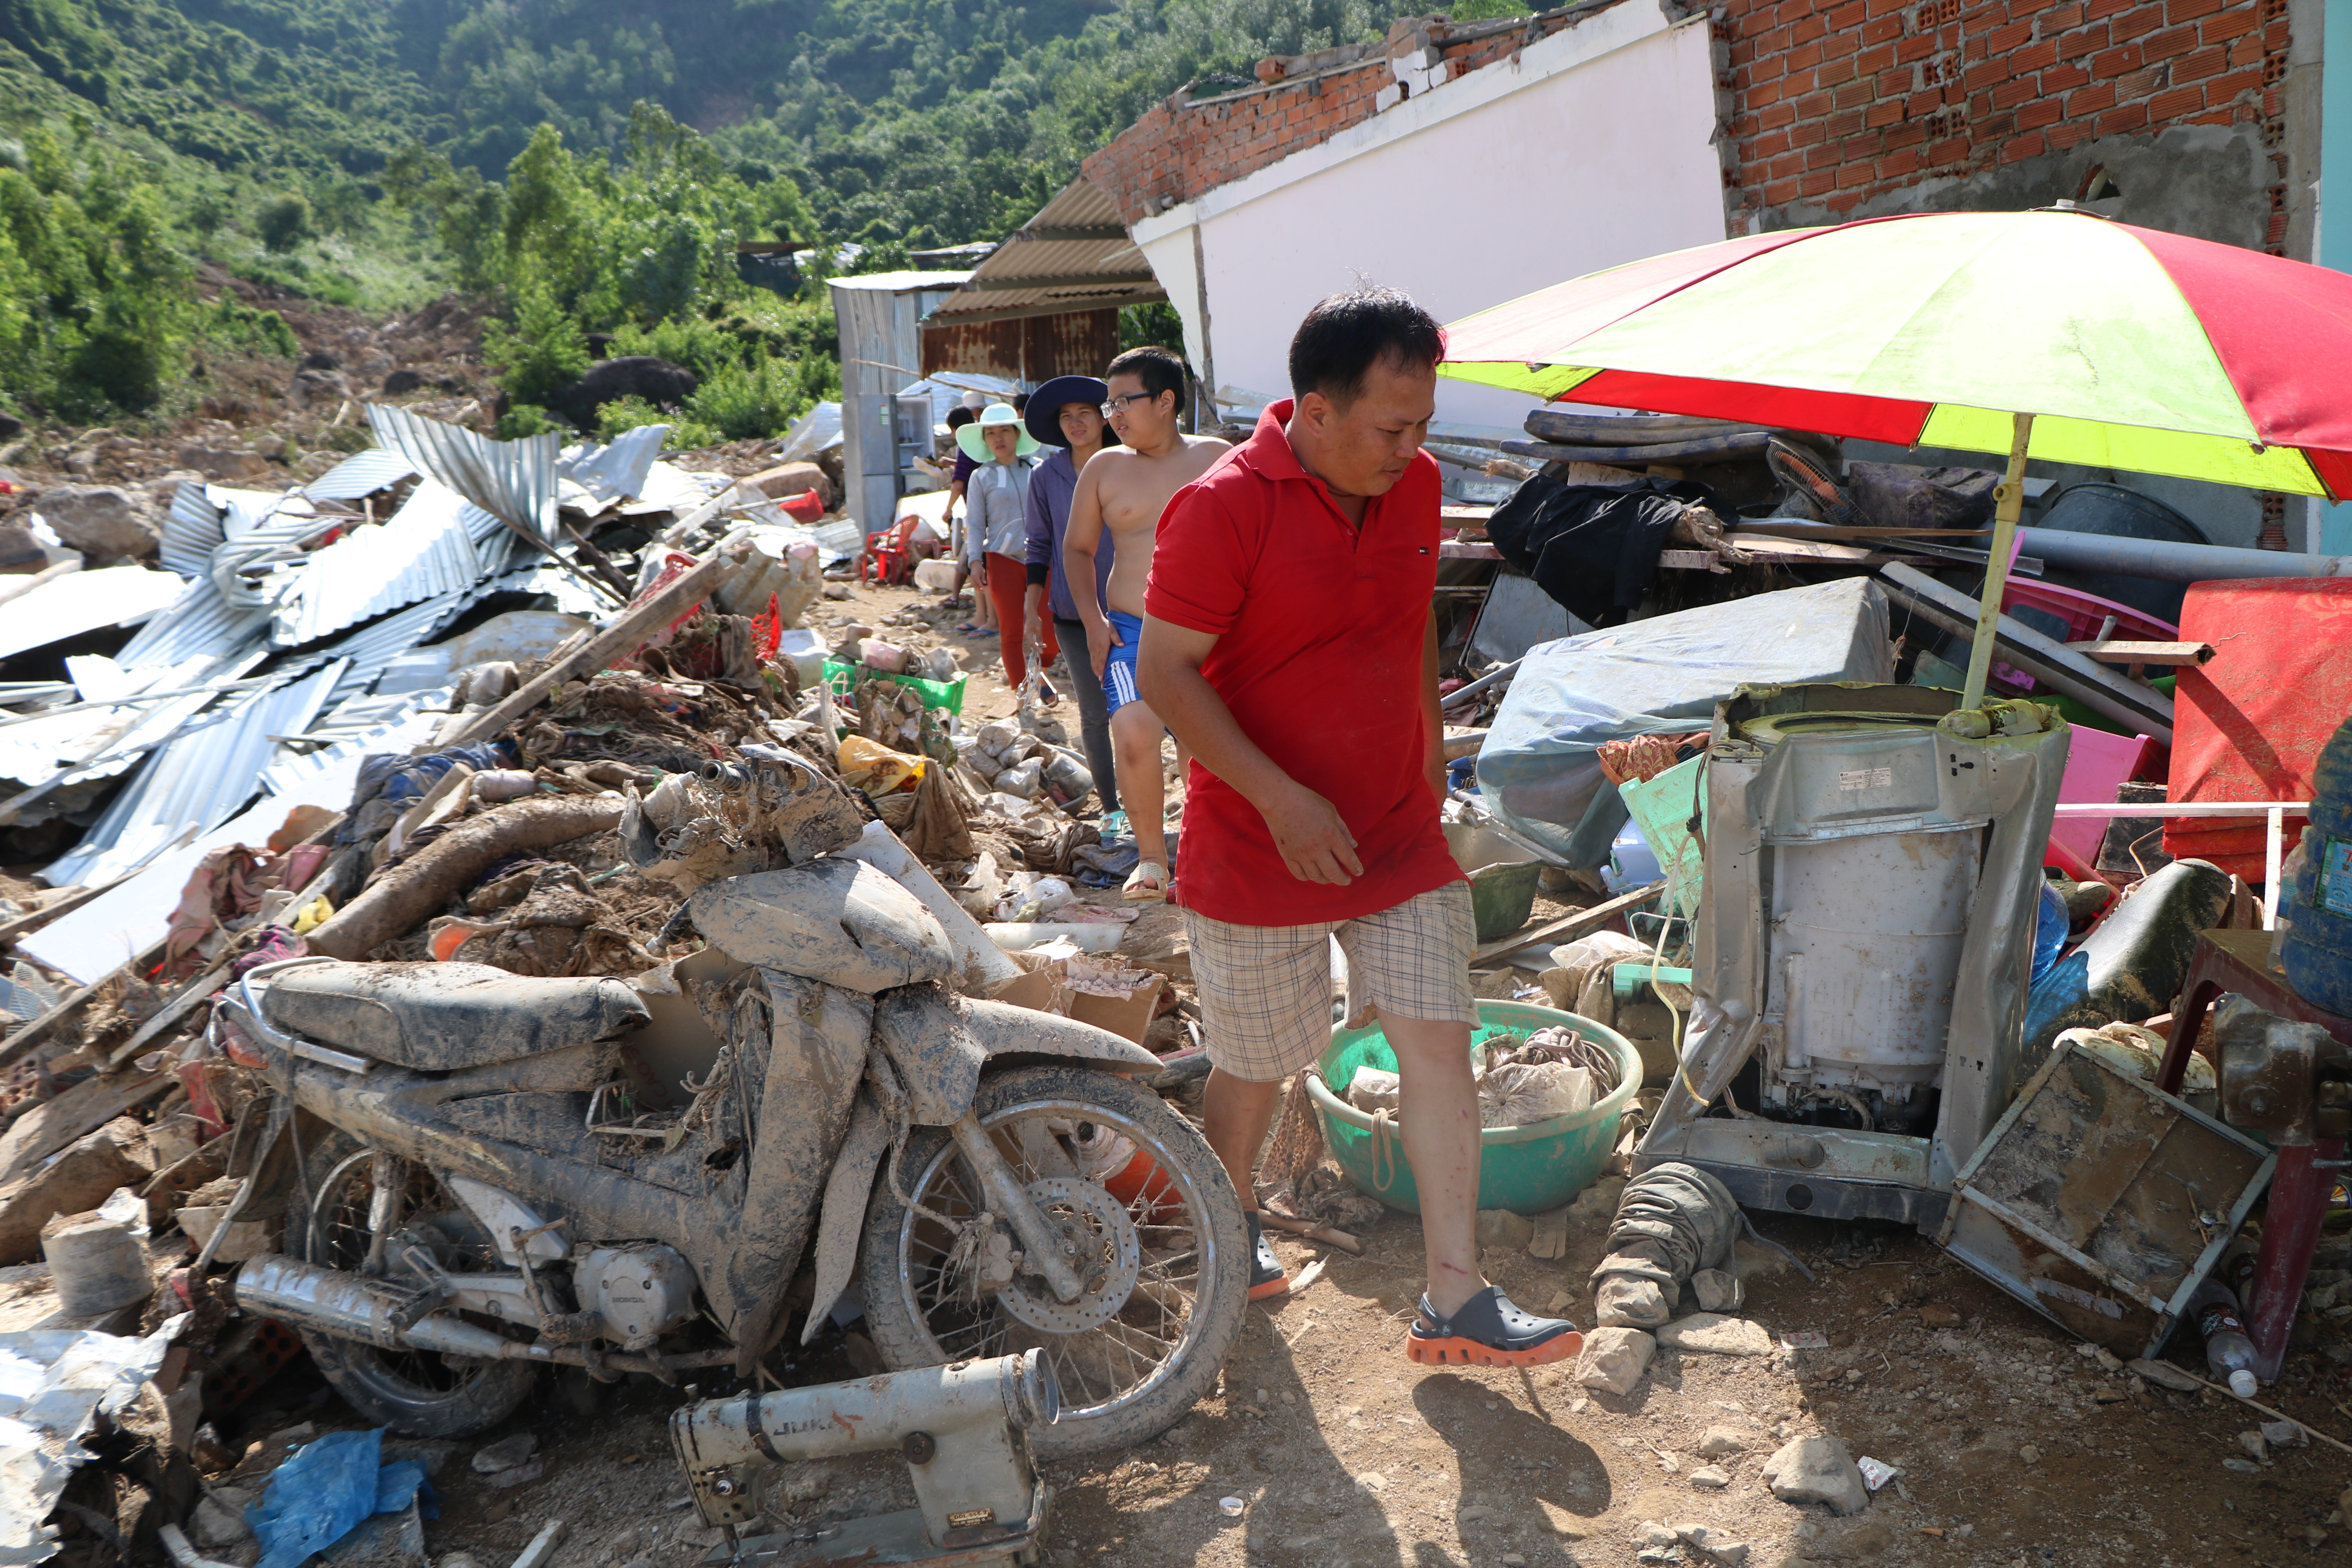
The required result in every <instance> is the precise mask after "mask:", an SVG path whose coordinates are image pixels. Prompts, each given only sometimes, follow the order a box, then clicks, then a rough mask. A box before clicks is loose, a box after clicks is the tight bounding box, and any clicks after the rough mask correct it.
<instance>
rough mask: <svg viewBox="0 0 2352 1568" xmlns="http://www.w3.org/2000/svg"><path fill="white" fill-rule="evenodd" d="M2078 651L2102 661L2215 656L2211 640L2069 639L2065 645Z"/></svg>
mask: <svg viewBox="0 0 2352 1568" xmlns="http://www.w3.org/2000/svg"><path fill="white" fill-rule="evenodd" d="M2066 646H2067V647H2070V648H2072V649H2074V651H2075V652H2076V653H2079V654H2083V655H2084V656H2085V657H2087V658H2095V659H2097V660H2098V661H2099V662H2100V663H2101V664H2122V665H2134V664H2161V665H2171V666H2179V665H2187V664H2203V663H2204V662H2205V661H2206V660H2207V659H2209V658H2212V657H2213V645H2212V644H2211V643H2209V642H2123V641H2120V640H2118V639H2117V638H2115V637H2106V638H2104V639H2102V640H2100V641H2097V642H2070V643H2068V644H2067V645H2066Z"/></svg>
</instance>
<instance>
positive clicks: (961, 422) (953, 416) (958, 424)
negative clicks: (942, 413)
mask: <svg viewBox="0 0 2352 1568" xmlns="http://www.w3.org/2000/svg"><path fill="white" fill-rule="evenodd" d="M979 417H980V416H979V415H977V414H974V413H973V412H972V411H971V409H969V408H966V407H965V406H964V405H962V404H961V403H959V404H957V405H955V406H954V407H953V408H950V409H949V410H948V428H949V429H950V430H961V429H962V428H963V427H964V426H967V425H969V424H971V422H972V421H973V420H975V419H977V418H979Z"/></svg>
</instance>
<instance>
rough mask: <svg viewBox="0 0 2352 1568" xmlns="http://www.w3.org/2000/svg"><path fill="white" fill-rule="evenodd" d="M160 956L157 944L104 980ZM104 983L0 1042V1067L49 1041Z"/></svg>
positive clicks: (84, 989) (85, 989) (133, 970)
mask: <svg viewBox="0 0 2352 1568" xmlns="http://www.w3.org/2000/svg"><path fill="white" fill-rule="evenodd" d="M162 957H163V943H162V942H157V943H156V944H155V945H154V946H152V947H151V948H149V949H148V950H147V951H146V952H142V953H141V954H140V955H139V956H138V957H136V958H134V959H132V960H131V962H130V963H126V964H124V965H123V966H122V968H121V969H118V970H116V971H115V972H114V973H113V974H109V975H108V976H107V977H106V980H111V979H113V978H114V975H115V974H121V973H124V972H126V971H128V972H129V973H133V974H136V973H139V972H140V971H142V970H143V969H145V968H147V967H148V966H149V965H151V964H152V963H155V962H156V961H157V960H158V959H160V958H162ZM106 980H101V981H100V982H99V983H98V984H97V985H85V986H83V987H82V988H81V989H80V990H79V991H77V992H75V993H74V994H72V995H70V996H68V997H67V998H66V999H65V1000H63V1001H62V1002H59V1003H58V1005H56V1006H54V1007H52V1008H50V1009H49V1010H48V1011H47V1012H46V1013H44V1014H42V1015H41V1016H39V1017H37V1018H36V1019H34V1020H33V1021H32V1022H31V1023H29V1024H27V1025H26V1026H24V1027H23V1028H21V1029H19V1030H17V1031H16V1033H15V1034H13V1035H11V1036H9V1037H7V1039H5V1040H0V1068H9V1067H14V1066H16V1063H17V1062H18V1061H20V1060H22V1059H23V1058H24V1056H25V1053H26V1052H27V1051H29V1050H31V1049H32V1048H33V1047H35V1046H37V1045H39V1044H40V1043H41V1042H42V1041H43V1040H45V1039H47V1038H48V1037H49V1032H50V1031H51V1030H53V1029H55V1028H56V1027H57V1026H58V1024H59V1023H60V1022H62V1021H63V1020H64V1019H65V1017H66V1016H67V1015H68V1014H69V1013H71V1012H73V1010H74V1009H75V1008H77V1007H79V1006H80V1005H82V1004H83V1003H85V1002H87V1001H89V999H90V998H91V997H92V996H95V995H97V994H98V989H99V986H100V985H104V984H106Z"/></svg>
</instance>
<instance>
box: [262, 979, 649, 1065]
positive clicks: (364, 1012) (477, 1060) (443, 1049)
mask: <svg viewBox="0 0 2352 1568" xmlns="http://www.w3.org/2000/svg"><path fill="white" fill-rule="evenodd" d="M261 1010H262V1013H263V1016H265V1017H267V1018H268V1021H269V1022H270V1023H271V1024H272V1025H275V1026H277V1027H278V1028H281V1029H291V1030H293V1031H295V1032H296V1033H297V1034H301V1035H307V1036H309V1037H310V1038H311V1039H314V1040H317V1041H319V1042H320V1043H321V1044H324V1045H330V1046H333V1047H338V1048H339V1049H341V1050H346V1051H354V1052H357V1053H358V1054H359V1055H361V1056H363V1057H368V1058H373V1059H374V1060H376V1061H380V1062H388V1063H390V1064H392V1065H393V1066H394V1067H402V1068H409V1069H411V1070H412V1071H415V1072H455V1071H457V1069H459V1068H470V1067H482V1066H485V1065H487V1064H489V1063H493V1062H509V1061H517V1060H520V1059H521V1058H524V1057H533V1056H538V1055H540V1054H541V1053H543V1052H547V1051H561V1050H569V1049H571V1048H572V1047H574V1046H584V1045H588V1044H591V1043H592V1042H593V1041H597V1040H602V1039H608V1038H610V1037H613V1036H614V1035H618V1034H622V1033H624V1032H625V1031H627V1030H630V1029H634V1028H636V1027H637V1026H640V1025H642V1024H644V1023H646V1021H647V1020H648V1019H649V1018H650V1017H651V1016H652V1015H651V1014H649V1013H648V1012H647V1011H646V1005H645V1003H644V1002H643V1001H641V1000H640V999H639V998H638V996H637V994H636V992H635V991H634V990H633V989H631V988H630V986H629V985H628V984H626V983H625V982H623V981H619V980H614V979H611V978H609V977H605V976H598V975H592V976H588V977H586V978H583V979H576V980H574V979H540V978H536V977H534V976H530V975H524V974H509V973H507V972H506V971H505V970H503V969H493V968H491V967H490V966H489V965H488V964H485V963H313V964H305V965H303V966H302V967H300V968H299V969H289V970H287V971H286V972H285V973H282V974H279V975H278V976H277V977H276V978H275V979H274V980H272V981H271V982H270V984H269V988H268V992H267V993H266V994H264V995H263V997H262V1003H261Z"/></svg>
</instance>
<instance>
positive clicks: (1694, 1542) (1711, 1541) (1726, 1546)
mask: <svg viewBox="0 0 2352 1568" xmlns="http://www.w3.org/2000/svg"><path fill="white" fill-rule="evenodd" d="M1692 1479H1693V1480H1696V1479H1697V1478H1696V1476H1694V1477H1693V1478H1692ZM1675 1535H1676V1536H1678V1537H1679V1538H1681V1541H1682V1543H1683V1544H1684V1545H1685V1546H1687V1547H1689V1548H1690V1549H1691V1550H1692V1551H1693V1552H1698V1553H1700V1554H1701V1555H1703V1556H1705V1557H1706V1558H1708V1559H1709V1560H1711V1561H1713V1562H1717V1563H1723V1564H1724V1565H1725V1568H1739V1565H1740V1564H1741V1563H1745V1562H1747V1561H1748V1542H1744V1541H1734V1540H1733V1539H1732V1538H1731V1533H1730V1532H1729V1531H1723V1530H1717V1528H1716V1527H1715V1526H1713V1525H1711V1524H1678V1525H1676V1526H1675Z"/></svg>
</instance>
